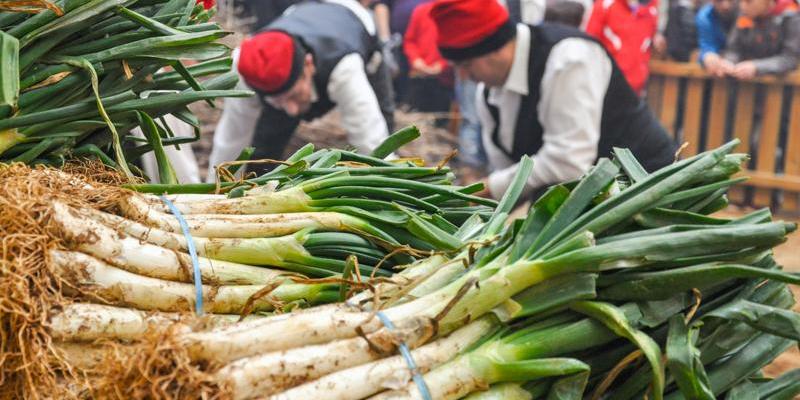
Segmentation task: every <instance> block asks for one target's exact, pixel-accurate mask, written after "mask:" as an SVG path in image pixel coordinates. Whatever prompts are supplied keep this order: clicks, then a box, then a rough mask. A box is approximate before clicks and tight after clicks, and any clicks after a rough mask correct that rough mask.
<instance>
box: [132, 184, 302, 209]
mask: <svg viewBox="0 0 800 400" xmlns="http://www.w3.org/2000/svg"><path fill="white" fill-rule="evenodd" d="M138 196H139V195H137V194H132V196H131V197H138ZM311 200H312V199H311V197H310V196H309V195H307V194H306V192H305V191H304V190H303V188H302V187H293V188H289V189H285V190H281V191H277V192H268V193H263V194H261V193H260V194H257V195H251V196H244V197H238V198H233V199H229V198H222V199H219V198H216V197H214V198H209V199H205V200H196V201H186V202H184V201H182V202H179V203H175V206H176V207H177V208H178V210H180V212H181V213H183V214H273V213H285V212H301V211H314V209H313V207H311V206H310V205H309V202H310V201H311ZM132 201H134V200H123V202H122V203H121V204H120V205H122V206H124V205H125V203H131V202H132ZM139 201H140V202H141V203H143V204H145V205H147V206H150V207H151V208H152V209H153V210H156V211H164V210H166V208H165V207H164V206H163V205H161V204H157V203H155V202H153V203H150V202H149V201H147V200H144V199H141V198H139Z"/></svg>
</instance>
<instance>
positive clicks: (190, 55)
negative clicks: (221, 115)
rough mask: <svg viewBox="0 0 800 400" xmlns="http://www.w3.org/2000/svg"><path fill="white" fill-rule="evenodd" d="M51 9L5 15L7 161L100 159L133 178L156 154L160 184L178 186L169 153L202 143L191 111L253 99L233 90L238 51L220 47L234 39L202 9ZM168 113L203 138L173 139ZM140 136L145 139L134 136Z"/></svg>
mask: <svg viewBox="0 0 800 400" xmlns="http://www.w3.org/2000/svg"><path fill="white" fill-rule="evenodd" d="M50 6H51V7H50V8H49V9H46V10H42V11H40V12H38V13H35V14H33V13H28V12H19V10H16V11H17V12H14V11H6V12H0V61H2V63H1V64H2V72H1V73H0V162H6V163H9V162H24V163H28V164H45V165H51V166H61V165H63V163H64V161H65V159H68V158H71V157H97V158H99V159H100V160H102V161H103V162H104V163H106V164H108V165H111V166H115V167H117V168H118V169H120V170H121V171H124V172H126V173H128V174H129V175H130V174H131V166H129V164H128V163H129V162H132V161H135V160H136V159H137V158H138V157H140V156H141V155H142V154H144V153H147V152H150V151H155V154H156V158H157V159H158V160H159V169H160V175H161V178H163V179H164V181H165V182H174V181H175V180H174V172H172V168H171V167H170V166H169V162H168V160H167V159H166V157H165V156H164V154H163V148H164V146H171V145H175V146H178V145H180V144H183V143H189V142H192V141H195V140H197V139H198V137H199V126H200V123H199V121H198V119H197V117H195V116H194V115H193V114H192V113H191V112H190V111H189V109H188V108H187V105H189V104H191V103H193V102H196V101H201V100H205V101H209V102H210V101H212V100H213V99H215V98H218V97H226V96H247V95H250V93H249V92H247V91H239V90H232V89H233V88H234V86H235V85H236V82H237V79H238V78H237V75H236V74H235V72H231V58H230V57H229V53H230V49H229V48H228V47H226V46H225V45H223V44H220V43H217V41H218V40H219V39H220V38H222V37H224V36H226V35H227V34H228V32H225V31H223V30H222V29H221V28H220V27H219V26H218V25H217V24H215V23H212V22H209V19H210V17H211V16H212V14H213V9H212V10H204V9H203V7H202V6H201V5H197V4H195V1H194V0H156V1H149V0H147V1H145V0H56V1H54V2H53V3H52V4H50ZM185 60H194V61H200V62H199V63H197V64H194V65H191V66H187V65H184V62H185ZM165 67H169V68H170V69H165ZM200 78H203V79H202V80H200ZM205 78H208V79H205ZM167 114H171V115H173V116H175V117H177V118H178V119H179V120H181V121H183V122H185V123H188V124H190V125H192V126H193V127H194V128H195V135H194V136H191V137H177V136H175V135H174V134H173V132H172V130H171V129H170V127H169V125H168V124H167V123H166V120H165V119H164V117H165V116H166V115H167ZM135 127H141V128H142V131H143V133H144V136H145V137H144V138H139V137H136V136H132V135H127V132H129V131H130V130H131V129H133V128H135ZM123 135H124V136H123ZM171 178H172V179H171Z"/></svg>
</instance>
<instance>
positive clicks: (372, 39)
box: [263, 1, 378, 120]
mask: <svg viewBox="0 0 800 400" xmlns="http://www.w3.org/2000/svg"><path fill="white" fill-rule="evenodd" d="M263 30H264V31H283V32H286V33H288V34H290V35H292V36H294V37H295V38H298V39H299V40H300V41H301V42H302V44H303V46H304V47H305V48H306V50H307V51H308V52H310V53H311V54H312V55H313V56H314V65H315V67H316V70H317V72H316V74H315V75H314V86H315V88H316V90H317V95H318V96H319V99H318V100H317V101H316V102H314V104H312V105H311V109H310V110H309V111H308V112H306V113H304V114H303V115H302V116H301V118H302V119H304V120H311V119H314V118H318V117H321V116H322V115H324V114H326V113H328V111H330V110H331V109H333V107H335V106H336V105H335V104H334V103H333V102H332V101H331V100H330V98H329V96H328V82H329V81H330V77H331V73H332V72H333V69H334V68H335V67H336V65H337V64H339V61H341V60H342V58H344V56H346V55H349V54H352V53H357V54H358V55H360V56H361V58H362V59H363V60H364V65H367V64H368V63H369V61H370V58H371V57H372V55H373V53H375V51H376V50H377V49H378V40H377V37H376V36H373V35H370V34H369V32H367V29H366V28H365V27H364V24H363V23H362V22H361V20H360V19H359V18H358V17H357V16H356V15H355V14H354V13H353V12H352V11H350V10H349V9H348V8H347V7H345V6H342V5H338V4H334V3H325V2H321V1H306V2H302V3H300V4H297V5H295V6H294V7H293V8H290V9H289V10H287V12H286V13H284V14H283V15H282V16H281V17H280V18H278V19H276V20H275V21H273V22H272V23H271V24H269V25H267V27H266V28H264V29H263Z"/></svg>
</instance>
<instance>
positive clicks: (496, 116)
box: [483, 87, 514, 159]
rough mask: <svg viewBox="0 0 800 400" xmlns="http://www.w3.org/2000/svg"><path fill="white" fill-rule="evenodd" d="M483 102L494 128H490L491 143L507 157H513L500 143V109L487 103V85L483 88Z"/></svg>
mask: <svg viewBox="0 0 800 400" xmlns="http://www.w3.org/2000/svg"><path fill="white" fill-rule="evenodd" d="M483 102H484V104H486V108H488V109H489V115H491V116H492V119H493V120H494V129H492V143H494V146H495V147H497V148H498V149H500V151H502V152H503V154H505V155H506V156H507V157H508V158H511V159H513V158H514V157H513V155H512V154H511V152H510V151H508V150H506V149H505V148H504V147H503V145H502V143H500V110H499V109H498V108H497V107H496V106H495V105H493V104H491V103H489V87H485V88H484V89H483Z"/></svg>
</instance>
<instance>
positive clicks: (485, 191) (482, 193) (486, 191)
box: [473, 178, 493, 199]
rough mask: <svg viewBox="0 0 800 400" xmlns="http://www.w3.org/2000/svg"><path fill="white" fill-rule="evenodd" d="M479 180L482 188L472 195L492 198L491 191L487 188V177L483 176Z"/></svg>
mask: <svg viewBox="0 0 800 400" xmlns="http://www.w3.org/2000/svg"><path fill="white" fill-rule="evenodd" d="M480 182H481V184H483V189H481V190H480V191H479V192H475V193H473V196H478V197H483V198H485V199H491V198H493V197H492V191H491V190H489V179H488V178H483V179H481V181H480Z"/></svg>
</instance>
